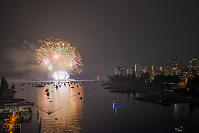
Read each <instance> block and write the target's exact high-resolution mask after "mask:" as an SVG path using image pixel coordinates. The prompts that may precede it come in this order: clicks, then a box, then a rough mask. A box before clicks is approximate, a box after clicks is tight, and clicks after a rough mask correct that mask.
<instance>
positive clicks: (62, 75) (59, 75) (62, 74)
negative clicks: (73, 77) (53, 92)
mask: <svg viewBox="0 0 199 133" xmlns="http://www.w3.org/2000/svg"><path fill="white" fill-rule="evenodd" d="M52 77H53V79H55V80H65V79H68V78H69V77H70V74H69V73H68V72H67V71H63V70H60V71H56V72H54V73H53V75H52Z"/></svg>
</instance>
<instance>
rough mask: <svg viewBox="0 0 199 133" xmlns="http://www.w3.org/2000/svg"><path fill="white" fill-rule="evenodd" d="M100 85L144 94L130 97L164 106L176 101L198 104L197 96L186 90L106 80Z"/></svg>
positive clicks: (117, 91)
mask: <svg viewBox="0 0 199 133" xmlns="http://www.w3.org/2000/svg"><path fill="white" fill-rule="evenodd" d="M101 86H103V88H104V89H107V90H109V91H110V92H112V93H127V94H130V93H140V94H145V96H140V97H134V98H132V99H135V100H139V101H143V102H151V103H157V104H161V105H166V106H167V105H168V106H169V105H172V104H178V103H194V104H198V105H199V97H198V96H197V95H193V94H190V93H188V92H166V91H165V89H162V90H161V89H154V88H149V87H135V86H134V85H133V84H128V83H119V82H117V83H115V82H107V83H103V84H101Z"/></svg>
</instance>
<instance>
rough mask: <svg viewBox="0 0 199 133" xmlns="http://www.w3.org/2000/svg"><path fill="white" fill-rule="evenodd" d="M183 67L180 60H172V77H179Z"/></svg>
mask: <svg viewBox="0 0 199 133" xmlns="http://www.w3.org/2000/svg"><path fill="white" fill-rule="evenodd" d="M181 67H182V66H181V61H180V60H179V59H178V58H172V59H171V60H170V75H179V74H180V73H181Z"/></svg>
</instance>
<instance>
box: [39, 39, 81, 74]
mask: <svg viewBox="0 0 199 133" xmlns="http://www.w3.org/2000/svg"><path fill="white" fill-rule="evenodd" d="M40 43H41V47H40V48H39V49H37V50H36V52H37V56H36V59H37V61H38V62H39V63H40V64H41V66H42V67H43V68H45V69H46V70H47V71H49V73H50V75H51V76H52V77H53V75H57V74H58V73H61V72H64V73H65V74H66V73H68V74H72V75H73V74H79V73H81V72H82V67H83V63H82V59H81V56H80V53H79V52H78V51H77V49H76V47H74V46H72V45H71V43H70V42H69V41H68V42H66V41H64V40H62V39H59V38H53V37H48V38H47V39H45V40H42V41H40ZM55 73H56V74H55Z"/></svg>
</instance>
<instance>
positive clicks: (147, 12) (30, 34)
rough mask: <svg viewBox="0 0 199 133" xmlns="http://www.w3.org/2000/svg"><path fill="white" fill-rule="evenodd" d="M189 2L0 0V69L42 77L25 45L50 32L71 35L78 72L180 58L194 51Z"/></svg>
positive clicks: (194, 20) (195, 20)
mask: <svg viewBox="0 0 199 133" xmlns="http://www.w3.org/2000/svg"><path fill="white" fill-rule="evenodd" d="M195 2H196V1H191V2H187V1H180V2H178V1H172V0H167V1H156V0H152V1H150V2H149V1H147V0H144V1H143V2H141V1H138V0H135V1H115V0H114V1H113V0H111V1H108V2H107V1H92V2H83V1H73V2H72V1H68V2H66V1H59V2H55V1H48V3H46V2H44V1H39V2H35V1H34V2H33V1H28V2H27V1H14V2H13V1H12V2H11V1H2V2H1V4H0V6H1V13H0V15H1V18H2V21H1V22H0V26H1V31H0V44H1V45H0V55H1V57H3V58H2V59H1V62H2V63H1V65H0V68H1V70H0V75H4V76H5V77H8V78H10V77H12V78H15V79H20V78H23V79H24V78H28V79H38V78H46V77H45V76H44V75H42V74H41V73H42V71H40V68H39V67H38V65H37V64H35V62H34V56H35V53H34V51H33V50H32V49H31V47H32V45H33V46H38V44H37V41H38V40H41V39H43V38H42V37H43V36H44V35H46V34H51V33H53V34H58V35H60V36H61V37H63V38H64V39H65V40H74V41H75V46H76V47H78V49H79V51H80V53H81V55H82V60H83V62H84V64H85V67H84V69H83V73H82V74H81V75H80V76H81V77H82V78H86V77H87V78H94V77H95V76H96V75H97V74H103V75H106V74H111V73H113V71H112V69H113V68H114V67H116V66H118V65H120V64H125V65H131V64H134V63H137V64H149V63H153V64H157V65H158V64H163V63H165V62H167V61H168V57H178V58H181V59H182V62H185V61H186V60H188V59H190V58H191V57H193V56H196V57H197V56H198V48H199V45H198V34H197V31H198V29H199V26H198V22H199V20H198V17H197V11H198V8H197V6H196V5H197V4H195ZM46 5H47V6H48V8H45V10H44V7H46ZM8 51H9V52H8Z"/></svg>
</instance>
